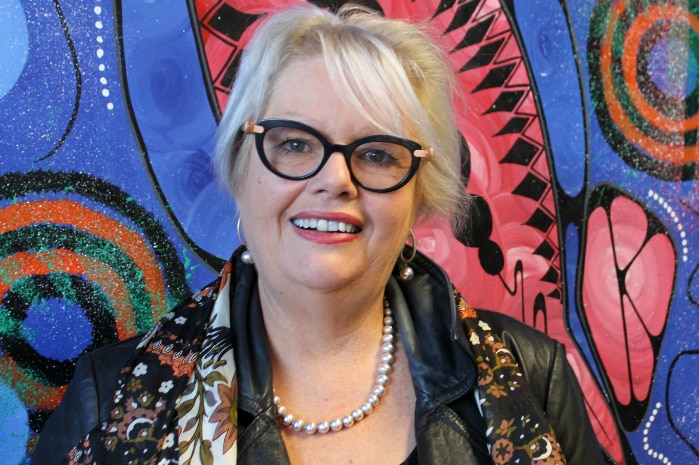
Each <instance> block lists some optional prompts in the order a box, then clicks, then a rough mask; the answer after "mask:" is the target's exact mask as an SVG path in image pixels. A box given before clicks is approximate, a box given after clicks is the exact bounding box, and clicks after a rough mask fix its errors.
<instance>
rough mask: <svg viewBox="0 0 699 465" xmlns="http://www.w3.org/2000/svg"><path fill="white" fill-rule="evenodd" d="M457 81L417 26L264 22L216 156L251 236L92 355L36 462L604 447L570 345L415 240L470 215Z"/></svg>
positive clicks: (579, 454)
mask: <svg viewBox="0 0 699 465" xmlns="http://www.w3.org/2000/svg"><path fill="white" fill-rule="evenodd" d="M450 76H452V74H451V71H450V68H449V65H448V62H447V60H446V59H445V57H444V54H443V53H442V52H441V51H440V50H439V48H438V47H437V46H436V45H435V44H434V43H433V42H432V41H431V40H430V39H429V36H428V35H427V34H426V33H424V32H421V31H420V30H419V29H418V28H417V27H415V26H412V25H409V24H406V23H404V22H400V21H391V20H386V19H384V18H382V17H379V16H377V15H372V14H369V13H367V12H362V11H350V10H345V11H342V12H341V13H339V15H337V16H335V15H333V14H331V13H327V12H324V11H322V10H320V9H317V8H315V7H310V6H309V7H306V8H299V9H292V10H289V11H286V12H284V13H280V14H278V15H275V16H273V17H271V18H270V19H268V20H266V22H265V23H264V24H263V25H262V26H261V27H260V29H259V30H258V31H257V33H256V35H255V37H254V39H253V40H252V42H251V43H250V45H249V48H248V50H247V51H246V53H245V55H244V58H243V60H242V62H241V66H240V70H239V73H238V76H237V79H236V81H235V85H234V90H233V93H232V94H231V97H230V100H229V104H228V107H227V109H226V112H225V115H224V118H223V120H222V121H221V125H220V137H219V143H218V146H217V155H216V156H217V158H216V164H217V168H218V171H219V174H220V175H221V176H222V178H224V179H225V180H226V182H227V183H228V185H229V186H230V188H231V191H232V192H233V194H234V196H235V198H236V201H237V203H238V207H239V213H240V223H239V228H241V224H242V227H243V228H244V232H245V237H246V238H247V244H246V246H244V247H241V248H240V249H239V250H238V251H236V253H235V254H234V255H233V257H232V259H231V261H230V262H229V263H228V264H227V265H226V267H225V269H224V270H223V272H222V275H221V277H220V279H219V280H217V281H216V282H215V283H213V284H212V285H211V286H209V287H208V288H206V289H204V290H202V291H201V292H199V293H197V294H196V295H195V296H194V297H193V298H192V300H191V301H190V302H187V303H185V304H183V305H181V306H180V307H178V308H177V309H175V310H173V312H171V313H170V314H169V315H168V316H167V317H166V318H165V319H164V320H163V321H162V322H160V323H159V324H158V325H157V326H156V327H155V328H154V329H153V331H151V332H150V333H149V334H148V335H147V336H146V337H145V338H143V339H142V340H141V339H138V340H130V341H126V342H122V343H118V344H116V345H114V346H111V347H107V348H103V349H100V350H97V351H96V352H94V353H92V354H90V355H88V356H86V357H84V358H82V359H81V360H80V361H79V363H78V366H77V368H76V375H75V378H74V380H73V382H72V383H71V385H70V387H69V389H68V391H67V393H66V396H65V398H64V401H63V403H62V404H61V406H60V407H59V408H58V409H57V410H56V412H55V413H54V414H53V416H52V417H51V419H50V420H49V421H48V422H47V425H46V427H45V430H44V432H43V434H42V438H41V441H40V443H39V445H38V447H37V451H36V455H35V459H36V461H37V462H36V463H50V462H49V461H48V460H45V458H46V457H49V456H53V457H55V459H54V462H53V463H58V462H60V459H59V458H58V456H60V457H63V456H64V455H66V454H67V457H68V458H67V459H66V461H65V462H64V463H153V464H156V463H157V464H166V463H178V462H179V463H233V462H236V460H237V461H239V462H240V463H245V464H253V463H259V464H272V463H274V464H277V463H281V464H284V463H292V464H307V463H327V464H342V463H355V464H367V463H371V464H377V463H379V464H402V463H408V464H412V463H421V464H456V463H458V464H487V463H498V464H501V463H542V464H543V463H546V464H553V463H565V462H564V460H565V459H567V461H568V463H572V464H592V463H600V457H599V450H598V446H597V443H596V441H595V438H594V435H593V433H592V431H591V428H590V424H589V422H588V421H587V417H586V414H585V408H584V405H583V400H582V396H581V394H580V391H579V388H578V386H577V384H576V381H575V378H574V375H573V374H572V372H571V370H570V368H569V367H568V365H567V363H566V360H565V354H564V351H563V348H562V347H561V346H560V345H559V344H557V343H555V342H553V341H551V340H550V339H548V338H547V337H546V336H544V335H543V334H540V333H538V332H536V331H535V330H533V329H530V328H528V327H526V326H524V325H522V324H520V323H518V322H516V321H514V320H511V319H509V318H507V317H505V316H502V315H498V314H493V313H489V312H478V313H477V312H476V311H475V310H473V309H471V308H470V307H468V305H467V304H466V303H465V302H464V301H463V300H462V299H461V298H460V296H459V294H458V292H457V291H455V290H454V289H453V287H452V286H451V284H450V282H449V280H448V277H447V276H446V275H445V274H444V272H443V271H442V270H441V269H440V268H439V267H438V266H437V265H435V264H434V263H432V262H431V261H429V260H428V259H427V258H426V257H424V256H422V255H420V254H419V253H416V251H415V240H414V237H412V230H411V228H412V226H413V225H414V224H415V222H416V220H417V219H418V217H420V216H426V215H432V214H439V215H446V216H448V217H450V218H451V219H452V220H453V221H454V223H455V224H460V222H461V221H462V220H463V211H464V208H463V204H462V203H463V200H462V199H463V192H464V186H463V183H462V180H461V178H460V159H459V153H460V151H459V135H458V132H457V130H456V125H455V121H454V116H453V113H452V111H451V96H452V95H453V91H454V87H453V84H454V83H453V78H451V77H450ZM239 232H241V231H239ZM406 240H408V242H409V245H408V246H404V244H405V243H406ZM517 362H519V364H517ZM83 437H84V439H81V438H83ZM75 444H77V446H75V447H74V448H72V447H73V446H74V445H75ZM71 448H72V450H71ZM52 454H53V455H52ZM564 457H565V459H564ZM44 460H45V461H44Z"/></svg>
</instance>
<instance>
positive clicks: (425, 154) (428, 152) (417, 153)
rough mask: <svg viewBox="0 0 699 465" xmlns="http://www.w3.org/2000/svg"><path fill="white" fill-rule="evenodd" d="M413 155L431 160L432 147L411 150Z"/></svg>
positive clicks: (432, 154) (432, 155)
mask: <svg viewBox="0 0 699 465" xmlns="http://www.w3.org/2000/svg"><path fill="white" fill-rule="evenodd" d="M413 155H415V156H416V157H418V158H425V159H427V160H432V157H434V149H433V148H432V147H430V148H427V149H425V150H416V151H414V152H413Z"/></svg>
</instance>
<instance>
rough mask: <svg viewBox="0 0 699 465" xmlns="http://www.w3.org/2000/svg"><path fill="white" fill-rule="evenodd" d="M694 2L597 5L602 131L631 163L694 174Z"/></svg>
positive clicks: (591, 46)
mask: <svg viewBox="0 0 699 465" xmlns="http://www.w3.org/2000/svg"><path fill="white" fill-rule="evenodd" d="M698 13H699V2H697V1H696V0H689V1H682V2H679V1H677V2H676V1H667V0H666V1H657V2H636V1H629V0H622V1H602V2H599V3H598V4H597V5H596V7H595V10H594V12H593V16H592V18H591V21H590V27H591V29H590V35H589V43H588V57H587V59H588V65H589V68H590V80H591V81H590V89H591V92H592V98H593V101H594V105H595V111H596V115H597V118H598V119H599V122H600V125H601V126H602V133H603V134H604V135H605V137H606V138H607V141H608V142H609V144H610V145H611V146H612V148H614V150H615V151H616V152H617V153H618V154H619V156H621V157H622V158H623V160H624V161H625V162H626V163H627V164H628V165H630V166H632V167H634V168H637V169H639V170H642V171H644V172H646V173H648V174H650V175H652V176H655V177H658V178H660V179H664V180H675V181H678V180H689V179H699V167H698V164H697V162H698V161H699V146H698V145H697V130H698V129H699V86H698V84H699V67H698V63H699V14H698Z"/></svg>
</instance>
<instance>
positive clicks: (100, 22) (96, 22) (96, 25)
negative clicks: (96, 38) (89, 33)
mask: <svg viewBox="0 0 699 465" xmlns="http://www.w3.org/2000/svg"><path fill="white" fill-rule="evenodd" d="M95 27H96V28H97V29H102V28H103V27H104V25H103V24H102V21H95Z"/></svg>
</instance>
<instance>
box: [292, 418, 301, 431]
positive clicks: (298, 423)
mask: <svg viewBox="0 0 699 465" xmlns="http://www.w3.org/2000/svg"><path fill="white" fill-rule="evenodd" d="M303 425H304V423H303V420H302V419H300V418H297V419H296V420H294V422H293V423H292V424H291V427H292V428H293V429H294V431H301V430H302V429H303Z"/></svg>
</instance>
